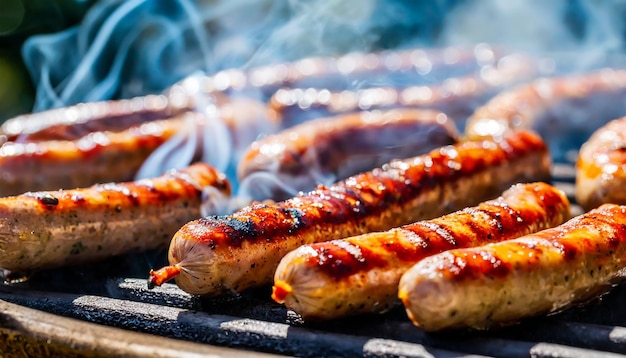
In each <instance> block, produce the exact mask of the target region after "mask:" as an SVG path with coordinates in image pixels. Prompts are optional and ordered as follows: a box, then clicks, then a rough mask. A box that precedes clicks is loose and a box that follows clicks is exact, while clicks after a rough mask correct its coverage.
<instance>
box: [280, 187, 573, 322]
mask: <svg viewBox="0 0 626 358" xmlns="http://www.w3.org/2000/svg"><path fill="white" fill-rule="evenodd" d="M569 217H570V211H569V201H568V200H567V197H566V196H565V194H564V193H562V192H561V191H560V190H559V189H557V188H555V187H553V186H550V185H549V184H546V183H532V184H517V185H515V186H513V187H512V188H510V189H508V190H507V191H505V192H504V193H503V194H502V196H501V197H499V198H498V199H495V200H491V201H487V202H483V203H481V204H480V205H478V206H476V207H471V208H466V209H463V210H461V211H457V212H454V213H452V214H448V215H444V216H441V217H438V218H436V219H432V220H428V221H419V222H416V223H413V224H408V225H405V226H402V227H400V228H394V229H391V230H389V231H385V232H375V233H369V234H364V235H360V236H354V237H350V238H346V239H342V240H334V241H328V242H322V243H316V244H311V245H305V246H301V247H299V248H298V249H296V250H294V251H292V252H290V253H289V254H287V255H286V256H285V257H284V258H283V259H282V260H281V261H280V264H279V265H278V268H277V269H276V274H275V275H274V289H273V295H272V298H273V299H274V300H275V301H277V302H279V303H284V304H285V305H286V306H287V308H289V309H291V310H293V311H295V312H296V313H299V314H300V315H301V316H302V317H304V318H305V319H307V318H311V319H333V318H338V317H342V316H348V315H357V314H362V313H380V312H384V311H386V310H388V309H390V308H392V307H393V306H394V305H395V304H396V303H399V301H398V298H397V297H398V282H399V281H400V277H401V276H402V274H403V273H404V272H405V271H406V270H408V269H409V268H410V267H411V266H413V265H414V264H415V263H417V262H418V261H419V260H421V259H423V258H424V257H427V256H429V255H432V254H435V253H439V252H441V251H444V250H448V249H452V248H460V247H471V246H478V245H483V244H486V243H492V242H498V241H501V240H508V239H512V238H516V237H519V236H522V235H526V234H529V233H532V232H536V231H539V230H543V229H546V228H549V227H553V226H556V225H559V224H561V223H563V222H564V221H565V220H567V219H569Z"/></svg>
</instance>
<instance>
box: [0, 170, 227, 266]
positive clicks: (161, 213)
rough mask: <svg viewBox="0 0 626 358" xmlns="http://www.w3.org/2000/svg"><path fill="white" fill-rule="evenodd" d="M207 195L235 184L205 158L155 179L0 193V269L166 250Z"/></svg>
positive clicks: (223, 191) (198, 212) (215, 194)
mask: <svg viewBox="0 0 626 358" xmlns="http://www.w3.org/2000/svg"><path fill="white" fill-rule="evenodd" d="M204 194H208V195H212V196H213V198H214V199H215V200H218V201H219V198H218V197H219V194H221V195H223V196H227V195H229V194H230V184H229V183H228V181H227V180H226V178H225V176H224V174H222V173H220V172H218V171H217V170H215V169H214V168H213V167H211V166H209V165H207V164H203V163H199V164H194V165H192V166H189V167H188V168H185V169H181V170H172V171H169V172H167V173H165V174H164V175H163V176H161V177H158V178H154V179H144V180H140V181H136V182H128V183H109V184H98V185H95V186H93V187H89V188H83V189H73V190H59V191H45V192H28V193H25V194H22V195H18V196H12V197H5V198H0V267H1V268H4V269H7V270H11V271H23V270H28V271H30V270H36V269H40V268H46V267H53V266H61V265H73V264H78V263H82V262H87V261H93V260H98V259H103V258H106V257H109V256H112V255H119V254H123V253H127V252H130V251H135V250H147V249H153V248H158V247H166V246H167V244H168V243H169V241H170V239H171V237H172V235H173V234H174V233H175V232H176V230H178V229H179V228H180V227H181V226H182V225H183V224H185V223H187V222H189V221H190V220H193V219H196V218H198V217H201V215H202V211H201V209H202V205H203V200H204V199H205V198H203V195H204ZM218 201H216V202H215V203H213V204H215V205H220V204H221V203H220V202H218ZM204 204H209V205H211V204H212V203H204ZM209 212H211V211H210V210H209ZM205 214H206V213H205Z"/></svg>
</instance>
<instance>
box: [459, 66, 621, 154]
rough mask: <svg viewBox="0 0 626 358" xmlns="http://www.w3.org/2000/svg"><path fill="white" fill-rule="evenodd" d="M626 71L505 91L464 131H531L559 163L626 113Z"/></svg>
mask: <svg viewBox="0 0 626 358" xmlns="http://www.w3.org/2000/svg"><path fill="white" fill-rule="evenodd" d="M625 97H626V71H624V70H613V69H603V70H599V71H595V72H590V73H585V74H579V75H569V76H566V77H552V78H541V79H537V80H535V81H533V82H531V83H529V84H525V85H521V86H518V87H515V88H512V89H510V90H507V91H504V92H501V93H500V94H498V95H496V96H495V97H494V98H492V99H491V100H490V101H489V102H487V103H486V104H485V105H484V106H482V107H480V108H478V109H477V110H476V111H475V112H474V114H473V115H472V116H471V117H470V118H469V119H468V122H467V125H466V127H465V134H466V136H467V137H468V138H470V139H477V138H485V137H489V136H494V135H496V136H497V135H502V133H504V132H506V131H510V130H518V129H532V130H535V131H537V132H538V133H539V134H540V135H542V136H543V137H544V138H546V141H547V142H548V146H549V147H550V148H551V150H552V155H553V157H554V158H555V159H556V160H557V161H562V160H565V159H566V158H567V154H568V153H567V152H568V151H577V150H578V149H579V147H580V146H581V145H582V143H583V142H584V141H585V140H587V138H588V137H589V135H591V133H592V132H593V131H595V130H596V129H597V128H598V127H599V126H601V125H602V124H605V123H607V122H608V121H610V120H612V119H615V118H618V117H621V116H623V115H626V104H625V103H626V102H625V101H624V98H625Z"/></svg>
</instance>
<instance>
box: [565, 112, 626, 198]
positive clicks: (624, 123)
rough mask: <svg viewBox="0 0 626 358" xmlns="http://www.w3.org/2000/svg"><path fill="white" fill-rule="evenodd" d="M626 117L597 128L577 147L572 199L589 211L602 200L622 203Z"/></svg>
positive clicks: (625, 193) (625, 178) (625, 192)
mask: <svg viewBox="0 0 626 358" xmlns="http://www.w3.org/2000/svg"><path fill="white" fill-rule="evenodd" d="M625 168H626V117H622V118H620V119H616V120H613V121H611V122H609V123H608V124H606V125H605V126H603V127H601V128H600V129H598V130H597V131H596V132H594V134H593V135H592V136H591V137H590V138H589V140H588V141H587V142H585V144H583V146H582V147H581V149H580V152H579V156H578V161H577V163H576V201H577V202H578V203H579V204H580V205H581V206H582V207H583V208H584V209H585V210H591V209H593V208H595V207H598V206H600V205H601V204H604V203H613V204H622V205H623V204H626V190H624V188H626V170H625Z"/></svg>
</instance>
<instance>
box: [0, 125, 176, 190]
mask: <svg viewBox="0 0 626 358" xmlns="http://www.w3.org/2000/svg"><path fill="white" fill-rule="evenodd" d="M183 122H184V119H183V118H177V119H174V120H163V121H155V122H149V123H145V124H143V125H139V126H135V127H132V128H130V129H129V130H125V131H122V132H117V133H115V132H94V133H89V134H88V135H86V136H84V137H82V138H80V139H79V140H50V141H41V142H26V143H18V142H7V143H5V144H4V145H2V146H1V147H0V196H9V195H17V194H20V193H24V192H27V191H41V190H57V189H61V188H79V187H85V186H89V185H92V184H95V183H103V182H109V181H118V180H119V181H129V180H132V178H133V176H134V175H135V172H136V171H137V170H138V169H139V168H140V167H141V164H142V163H143V162H144V160H145V159H146V158H147V157H148V156H149V154H150V153H151V152H152V151H154V150H155V149H156V148H157V147H159V146H160V145H162V144H163V143H165V142H166V141H167V140H168V139H169V138H171V137H172V136H173V135H174V134H175V133H176V132H177V130H178V129H179V128H180V127H181V126H182V124H183Z"/></svg>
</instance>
